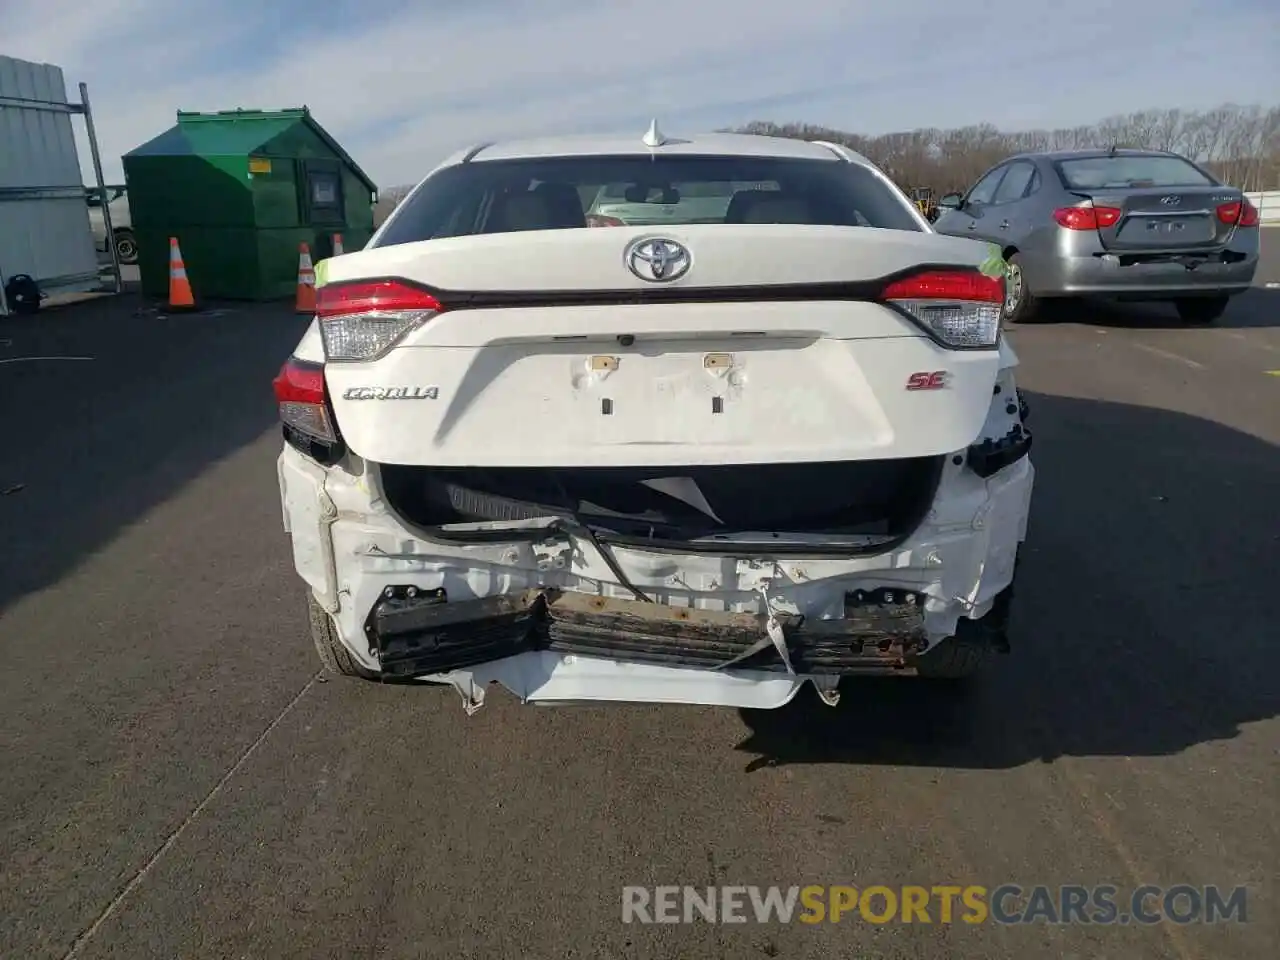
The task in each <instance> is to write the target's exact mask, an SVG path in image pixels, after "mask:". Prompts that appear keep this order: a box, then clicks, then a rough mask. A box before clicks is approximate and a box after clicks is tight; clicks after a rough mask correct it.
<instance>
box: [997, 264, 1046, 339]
mask: <svg viewBox="0 0 1280 960" xmlns="http://www.w3.org/2000/svg"><path fill="white" fill-rule="evenodd" d="M1004 282H1005V287H1004V290H1005V294H1004V310H1003V313H1004V322H1005V323H1010V324H1012V323H1026V322H1027V321H1028V320H1031V319H1033V318H1034V317H1035V314H1036V311H1037V310H1038V309H1039V307H1040V302H1039V301H1038V300H1037V299H1036V298H1035V295H1034V294H1033V293H1032V292H1031V290H1030V288H1028V286H1027V280H1026V276H1025V275H1024V274H1023V272H1022V263H1021V262H1020V261H1019V259H1018V254H1016V253H1015V254H1014V255H1013V256H1012V257H1010V258H1009V261H1008V268H1007V272H1006V274H1005V278H1004Z"/></svg>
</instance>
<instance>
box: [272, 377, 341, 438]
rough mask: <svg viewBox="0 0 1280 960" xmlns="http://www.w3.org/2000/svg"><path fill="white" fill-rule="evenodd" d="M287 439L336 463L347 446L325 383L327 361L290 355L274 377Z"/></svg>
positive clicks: (273, 384) (281, 419) (273, 383)
mask: <svg viewBox="0 0 1280 960" xmlns="http://www.w3.org/2000/svg"><path fill="white" fill-rule="evenodd" d="M271 386H272V389H274V391H275V395H276V405H277V407H278V408H279V411H280V423H281V425H282V426H283V427H284V435H285V439H286V440H287V441H288V442H289V443H290V444H292V445H293V446H294V447H297V448H298V449H299V450H301V451H302V452H303V453H306V454H307V455H309V456H311V457H313V458H315V459H316V460H318V461H320V462H321V463H336V462H337V461H338V460H339V459H341V457H342V455H343V453H344V449H343V444H342V440H341V438H340V437H339V436H338V429H337V426H336V424H335V423H334V419H333V410H332V409H330V407H329V401H328V397H327V396H326V394H325V386H324V365H323V364H319V363H312V362H310V361H307V360H299V359H298V358H297V357H290V358H289V359H288V360H287V361H286V362H285V365H284V366H283V367H281V368H280V372H279V373H278V374H276V378H275V380H273V381H271Z"/></svg>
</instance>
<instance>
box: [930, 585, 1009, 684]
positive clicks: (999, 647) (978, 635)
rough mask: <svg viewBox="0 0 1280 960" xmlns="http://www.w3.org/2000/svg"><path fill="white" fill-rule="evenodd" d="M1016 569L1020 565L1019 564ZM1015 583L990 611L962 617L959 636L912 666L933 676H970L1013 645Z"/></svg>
mask: <svg viewBox="0 0 1280 960" xmlns="http://www.w3.org/2000/svg"><path fill="white" fill-rule="evenodd" d="M1015 569H1016V567H1015ZM1012 602H1013V584H1010V585H1009V586H1007V587H1005V589H1004V590H1002V591H1001V592H1000V593H999V594H997V595H996V598H995V600H994V601H993V602H992V604H991V609H990V610H988V611H987V613H986V615H985V616H983V617H980V618H978V619H977V620H971V619H969V618H968V617H961V618H960V622H959V623H957V624H956V632H955V636H951V637H948V638H947V639H946V640H943V641H942V642H941V643H939V644H938V645H937V646H935V647H933V648H932V649H931V650H929V651H928V652H927V653H925V654H924V655H923V656H921V657H919V658H918V659H916V660H915V661H914V662H913V663H912V664H911V666H914V667H915V668H916V672H917V674H918V675H919V676H921V677H924V678H926V679H929V680H966V679H968V678H969V677H972V676H973V675H974V674H976V673H977V672H978V670H979V668H981V667H982V665H983V664H984V663H986V661H987V658H988V657H989V656H990V655H991V654H992V653H994V652H1001V653H1003V652H1006V651H1008V649H1009V608H1010V606H1011V604H1012Z"/></svg>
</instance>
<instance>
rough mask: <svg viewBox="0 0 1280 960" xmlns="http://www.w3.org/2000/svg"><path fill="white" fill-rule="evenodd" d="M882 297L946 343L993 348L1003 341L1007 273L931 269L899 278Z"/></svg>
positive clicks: (943, 343) (885, 290) (956, 346)
mask: <svg viewBox="0 0 1280 960" xmlns="http://www.w3.org/2000/svg"><path fill="white" fill-rule="evenodd" d="M880 296H881V299H883V300H884V301H885V302H886V303H890V304H892V305H893V306H895V307H897V308H898V309H899V310H902V311H903V312H905V313H906V314H907V315H908V316H909V317H911V319H912V320H914V321H915V322H916V323H917V324H918V325H919V326H920V327H921V328H923V329H924V331H925V332H926V333H928V334H929V335H930V336H931V337H933V339H935V340H936V341H938V342H939V343H940V344H942V345H943V346H945V347H951V348H953V349H984V348H987V349H989V348H991V347H994V346H995V345H996V343H997V342H998V341H999V339H1000V309H1001V307H1002V306H1003V304H1004V277H1002V276H995V277H992V276H988V275H987V274H985V273H979V272H978V271H976V270H927V271H924V272H921V273H915V274H910V275H908V276H905V277H901V278H899V279H897V280H894V281H893V282H892V283H890V284H888V285H887V286H886V287H885V288H884V290H883V291H882V292H881V295H880Z"/></svg>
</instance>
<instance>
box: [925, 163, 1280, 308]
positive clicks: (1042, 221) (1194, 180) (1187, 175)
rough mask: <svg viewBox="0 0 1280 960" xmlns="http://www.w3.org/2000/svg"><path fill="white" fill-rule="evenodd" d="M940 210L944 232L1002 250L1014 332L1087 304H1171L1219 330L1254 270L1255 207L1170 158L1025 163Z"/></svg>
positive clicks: (990, 176)
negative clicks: (1045, 313)
mask: <svg viewBox="0 0 1280 960" xmlns="http://www.w3.org/2000/svg"><path fill="white" fill-rule="evenodd" d="M938 207H939V210H940V215H939V217H938V220H937V222H936V223H934V229H935V230H937V231H938V232H939V233H945V234H950V235H952V236H958V237H974V238H977V239H980V240H986V241H988V242H990V243H993V244H997V245H999V247H1000V249H1001V251H1002V253H1003V254H1004V258H1005V260H1006V261H1008V264H1009V275H1008V283H1007V286H1006V291H1007V299H1006V301H1005V317H1006V319H1007V320H1008V321H1009V322H1014V323H1016V322H1018V321H1020V320H1027V319H1030V318H1031V316H1032V315H1033V314H1034V313H1035V312H1036V311H1037V310H1038V309H1040V308H1042V307H1048V306H1053V305H1055V304H1059V303H1061V302H1062V301H1063V300H1065V299H1067V298H1072V297H1080V296H1107V297H1115V298H1118V299H1125V300H1147V301H1153V300H1163V301H1172V302H1173V303H1174V305H1175V306H1176V307H1177V310H1178V313H1179V315H1180V316H1181V317H1182V318H1183V320H1185V321H1187V322H1190V323H1212V322H1213V321H1214V320H1216V319H1217V318H1218V317H1220V316H1221V315H1222V313H1223V311H1224V310H1226V308H1227V303H1228V301H1229V300H1230V298H1231V297H1232V296H1234V295H1235V294H1238V293H1242V292H1244V291H1245V290H1247V289H1248V288H1249V285H1250V284H1251V283H1252V282H1253V275H1254V272H1255V271H1256V270H1257V266H1258V211H1257V209H1255V208H1254V207H1253V205H1252V204H1250V203H1249V201H1248V200H1247V199H1246V198H1245V196H1244V194H1243V193H1241V192H1240V191H1239V190H1237V189H1236V188H1235V187H1230V186H1227V185H1226V184H1224V183H1222V182H1221V181H1219V180H1218V179H1217V178H1216V177H1214V176H1213V175H1211V174H1210V173H1208V172H1207V171H1205V170H1203V169H1201V168H1200V167H1199V166H1197V165H1196V164H1194V163H1192V162H1191V161H1190V160H1188V159H1186V158H1185V157H1181V156H1178V155H1177V154H1173V153H1166V152H1162V151H1153V150H1089V151H1070V152H1061V153H1028V154H1019V155H1018V156H1015V157H1010V158H1009V159H1007V160H1004V161H1002V162H1001V163H999V164H998V165H996V166H995V167H993V168H992V169H991V170H989V171H987V172H986V173H985V174H983V175H982V176H981V177H980V178H979V179H978V182H977V183H975V184H974V185H973V186H972V187H971V188H970V189H969V190H968V192H966V193H964V194H958V193H952V194H947V195H946V196H944V197H941V198H940V199H939V201H938Z"/></svg>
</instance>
